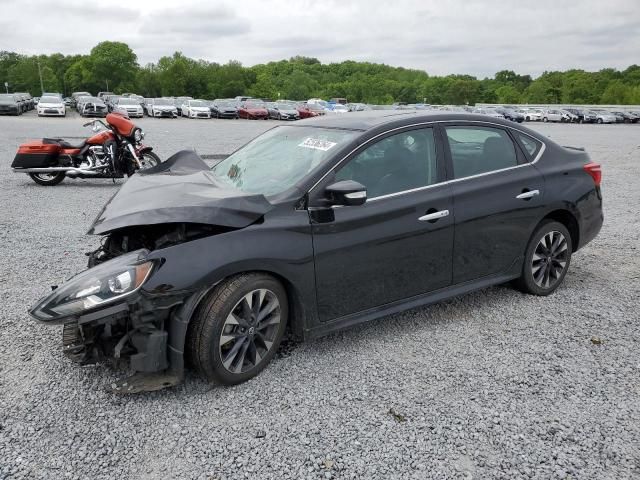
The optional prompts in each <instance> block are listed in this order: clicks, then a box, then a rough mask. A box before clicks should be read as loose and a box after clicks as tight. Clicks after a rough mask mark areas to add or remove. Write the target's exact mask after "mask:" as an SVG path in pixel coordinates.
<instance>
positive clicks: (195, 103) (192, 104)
mask: <svg viewBox="0 0 640 480" xmlns="http://www.w3.org/2000/svg"><path fill="white" fill-rule="evenodd" d="M189 106H190V107H206V105H205V104H204V102H201V101H200V100H192V101H190V102H189Z"/></svg>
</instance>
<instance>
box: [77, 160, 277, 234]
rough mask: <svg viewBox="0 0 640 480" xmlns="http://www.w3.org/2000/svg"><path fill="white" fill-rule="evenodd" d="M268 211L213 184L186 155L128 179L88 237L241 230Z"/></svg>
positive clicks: (252, 197) (260, 202) (258, 201)
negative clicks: (195, 228) (132, 231)
mask: <svg viewBox="0 0 640 480" xmlns="http://www.w3.org/2000/svg"><path fill="white" fill-rule="evenodd" d="M272 208H273V206H272V205H271V204H270V203H269V202H268V201H267V199H266V198H265V197H264V196H263V195H261V194H251V193H244V192H242V191H240V190H237V189H232V188H230V187H228V186H225V185H223V184H221V183H220V182H219V181H216V180H215V177H214V176H213V175H212V174H211V172H210V170H209V167H208V166H207V164H206V163H205V162H204V161H203V160H202V159H201V158H200V157H199V156H198V155H197V154H196V153H195V152H193V151H190V150H185V151H181V152H178V153H176V154H175V155H173V156H172V157H171V158H169V159H168V160H167V161H166V162H162V163H160V164H159V165H157V166H155V167H153V168H150V169H147V170H144V171H143V172H138V173H136V174H135V175H133V176H132V177H131V178H129V179H128V180H127V182H126V183H125V184H124V185H123V186H122V188H120V190H119V191H118V192H117V193H116V194H115V195H114V196H113V197H112V198H111V200H109V201H108V202H107V204H106V205H105V206H104V207H103V209H102V211H101V212H100V213H99V214H98V216H97V217H96V219H95V221H94V222H93V224H92V226H91V228H90V229H89V232H88V233H89V234H97V235H101V234H105V233H108V232H111V231H113V230H117V229H120V228H125V227H131V226H140V225H157V224H162V223H202V224H208V225H219V226H224V227H232V228H243V227H246V226H248V225H250V224H251V223H253V222H255V221H256V220H258V219H259V218H260V217H262V216H263V215H264V214H265V213H267V212H268V211H269V210H271V209H272Z"/></svg>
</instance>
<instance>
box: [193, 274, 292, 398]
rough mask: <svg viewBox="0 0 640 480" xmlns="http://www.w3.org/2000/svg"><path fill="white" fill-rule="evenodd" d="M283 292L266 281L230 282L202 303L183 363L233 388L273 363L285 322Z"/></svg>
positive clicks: (257, 277)
mask: <svg viewBox="0 0 640 480" xmlns="http://www.w3.org/2000/svg"><path fill="white" fill-rule="evenodd" d="M288 314H289V311H288V303H287V294H286V291H285V289H284V287H283V286H282V285H281V284H280V282H278V281H277V280H276V279H274V278H273V277H271V276H269V275H265V274H259V273H250V274H242V275H238V276H236V277H232V278H230V279H228V280H226V281H224V282H222V283H221V284H220V285H218V286H217V287H215V289H214V290H213V291H212V292H211V293H210V294H209V296H208V297H206V298H205V299H204V300H203V302H202V304H201V305H200V306H199V308H198V309H197V311H196V313H195V314H194V317H193V319H192V320H191V323H190V325H189V331H188V336H187V346H186V347H187V350H186V354H187V356H188V360H189V363H190V364H191V365H192V366H193V367H195V369H196V370H197V371H198V372H199V373H200V374H201V375H202V376H204V377H205V378H207V379H208V380H209V381H214V382H219V383H222V384H225V385H235V384H238V383H241V382H245V381H247V380H249V379H250V378H252V377H254V376H256V375H257V374H258V373H260V372H261V371H262V369H264V368H265V367H266V366H267V364H268V363H269V362H270V361H271V359H272V358H273V356H274V354H275V352H276V350H277V349H278V346H279V345H280V341H281V340H282V336H283V335H284V332H285V329H286V326H287V319H288Z"/></svg>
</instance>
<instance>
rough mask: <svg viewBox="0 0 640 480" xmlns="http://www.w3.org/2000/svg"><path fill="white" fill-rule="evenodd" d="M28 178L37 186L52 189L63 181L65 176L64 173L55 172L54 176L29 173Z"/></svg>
mask: <svg viewBox="0 0 640 480" xmlns="http://www.w3.org/2000/svg"><path fill="white" fill-rule="evenodd" d="M29 176H30V177H31V180H33V181H34V182H36V183H37V184H38V185H42V186H45V187H53V186H54V185H58V184H59V183H60V182H62V181H63V180H64V177H65V174H64V172H57V173H54V174H43V173H30V174H29Z"/></svg>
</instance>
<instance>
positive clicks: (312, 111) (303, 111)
mask: <svg viewBox="0 0 640 480" xmlns="http://www.w3.org/2000/svg"><path fill="white" fill-rule="evenodd" d="M297 108H298V113H299V114H300V118H311V117H317V116H318V115H324V109H323V108H322V107H321V106H320V105H315V104H314V105H307V104H306V103H301V104H299V105H298V107H297Z"/></svg>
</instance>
